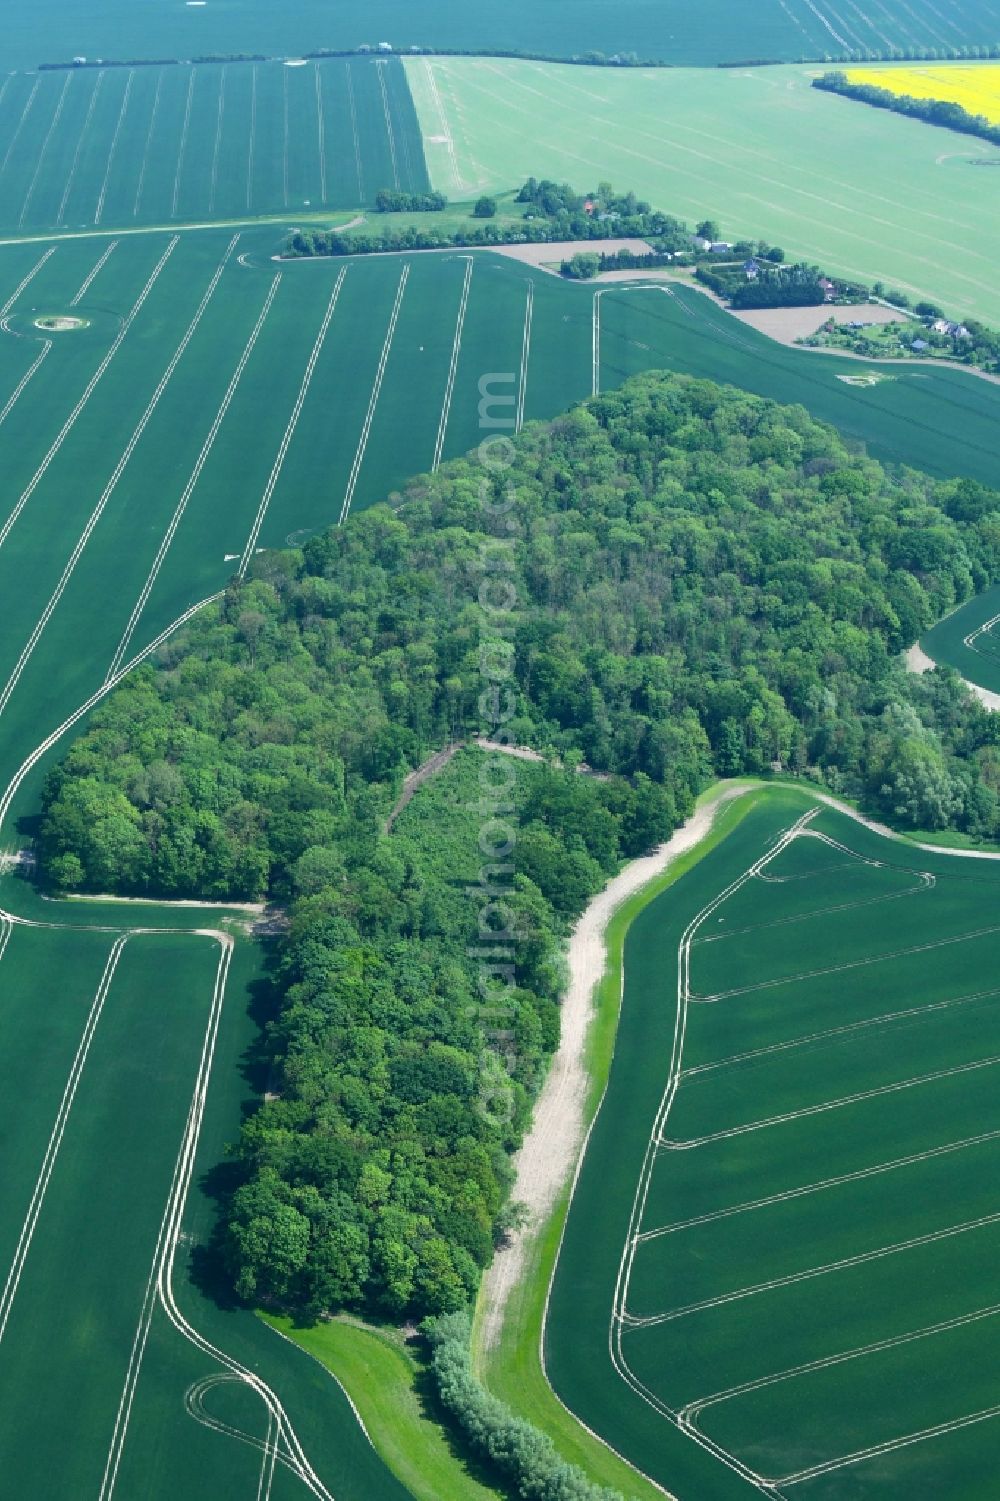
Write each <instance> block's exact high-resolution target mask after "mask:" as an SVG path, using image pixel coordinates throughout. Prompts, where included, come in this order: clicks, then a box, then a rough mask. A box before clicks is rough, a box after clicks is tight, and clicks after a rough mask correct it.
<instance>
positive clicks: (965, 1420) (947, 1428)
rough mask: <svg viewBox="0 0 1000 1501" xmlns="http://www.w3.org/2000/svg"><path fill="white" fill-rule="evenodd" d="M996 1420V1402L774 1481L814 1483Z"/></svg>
mask: <svg viewBox="0 0 1000 1501" xmlns="http://www.w3.org/2000/svg"><path fill="white" fill-rule="evenodd" d="M996 1417H1000V1403H997V1405H996V1406H995V1407H984V1408H981V1409H980V1411H979V1412H972V1413H969V1414H967V1416H965V1417H961V1418H952V1419H951V1420H950V1421H949V1422H946V1423H935V1424H934V1426H933V1427H932V1428H919V1429H917V1430H916V1431H915V1432H913V1433H904V1434H903V1435H902V1436H901V1437H899V1438H892V1439H886V1441H885V1443H882V1444H872V1445H870V1447H869V1448H867V1449H856V1450H855V1451H854V1452H853V1453H852V1454H845V1455H843V1456H841V1458H839V1459H828V1460H827V1461H826V1462H825V1464H819V1465H813V1467H812V1469H810V1470H799V1471H797V1472H796V1473H795V1474H794V1475H787V1476H785V1477H784V1478H783V1479H781V1480H779V1481H777V1482H776V1484H778V1485H799V1484H800V1483H801V1482H802V1481H803V1480H814V1479H815V1478H816V1477H817V1476H818V1475H829V1474H831V1473H832V1472H833V1471H834V1470H843V1469H846V1468H847V1466H848V1465H856V1464H862V1463H863V1462H864V1461H865V1460H868V1459H878V1458H879V1457H880V1456H881V1455H883V1454H892V1453H894V1452H895V1451H896V1450H897V1449H906V1448H909V1446H910V1445H911V1444H921V1443H924V1442H925V1441H926V1440H927V1439H929V1438H942V1437H943V1436H944V1435H945V1434H948V1433H957V1432H958V1431H959V1429H962V1428H972V1427H975V1425H976V1424H977V1423H985V1422H987V1421H988V1420H989V1419H990V1418H996Z"/></svg>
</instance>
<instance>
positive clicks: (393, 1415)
mask: <svg viewBox="0 0 1000 1501" xmlns="http://www.w3.org/2000/svg"><path fill="white" fill-rule="evenodd" d="M261 1318H262V1319H263V1320H264V1322H265V1323H266V1324H269V1325H270V1326H271V1328H272V1329H276V1330H277V1331H278V1333H279V1334H283V1335H285V1336H286V1337H287V1338H288V1339H290V1340H292V1341H293V1342H294V1343H295V1344H297V1345H299V1346H300V1347H301V1349H303V1350H305V1351H306V1352H307V1353H308V1354H309V1355H312V1356H313V1357H314V1359H316V1360H318V1361H319V1363H320V1365H322V1366H325V1367H326V1369H327V1370H328V1371H329V1372H330V1373H331V1375H332V1376H334V1377H335V1378H336V1380H337V1381H339V1383H340V1384H341V1386H342V1387H343V1388H344V1390H345V1391H346V1392H347V1394H348V1396H349V1397H350V1399H351V1401H352V1402H353V1403H354V1406H355V1407H356V1408H357V1410H358V1413H359V1414H360V1416H361V1421H362V1422H363V1423H364V1425H365V1428H366V1429H367V1431H368V1436H369V1438H370V1439H371V1441H372V1444H373V1445H374V1447H375V1450H376V1451H377V1453H378V1454H379V1456H380V1458H381V1459H382V1460H384V1462H385V1463H386V1464H387V1465H388V1467H389V1469H390V1470H391V1471H392V1472H393V1474H394V1475H395V1476H396V1477H397V1478H398V1479H399V1480H400V1481H402V1483H403V1484H404V1485H405V1486H406V1487H407V1489H408V1490H409V1491H410V1492H411V1494H412V1495H413V1497H414V1498H415V1501H497V1498H498V1497H499V1496H500V1495H501V1494H502V1492H500V1491H498V1490H494V1489H493V1487H492V1486H490V1485H488V1484H486V1483H484V1481H483V1480H482V1479H481V1478H480V1477H479V1475H478V1474H477V1473H475V1468H476V1466H475V1461H474V1460H470V1461H467V1460H466V1459H465V1458H464V1456H463V1454H462V1451H461V1446H460V1443H459V1441H458V1439H456V1440H455V1441H454V1442H452V1441H451V1440H450V1438H449V1435H448V1433H447V1432H446V1431H445V1429H444V1428H443V1427H442V1426H441V1425H440V1422H439V1419H438V1415H437V1412H436V1408H435V1405H434V1398H433V1396H432V1394H431V1393H432V1387H431V1381H430V1377H429V1374H428V1373H427V1371H426V1369H425V1367H424V1366H423V1365H422V1363H421V1362H420V1361H419V1360H418V1359H417V1358H416V1357H415V1356H414V1354H413V1352H412V1351H411V1350H410V1349H409V1348H408V1346H407V1344H406V1342H405V1336H404V1335H403V1333H402V1331H400V1330H383V1329H376V1328H374V1327H373V1326H372V1325H369V1324H364V1323H361V1322H360V1321H357V1320H353V1319H346V1318H338V1319H330V1320H328V1321H326V1322H325V1323H321V1324H317V1325H315V1326H314V1327H313V1328H311V1329H305V1328H301V1327H298V1326H296V1325H295V1324H293V1322H292V1321H291V1319H288V1318H278V1317H275V1316H273V1315H271V1314H261Z"/></svg>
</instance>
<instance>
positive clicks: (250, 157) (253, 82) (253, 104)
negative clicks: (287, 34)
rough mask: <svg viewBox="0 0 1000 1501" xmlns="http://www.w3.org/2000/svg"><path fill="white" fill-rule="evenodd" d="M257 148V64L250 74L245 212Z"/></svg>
mask: <svg viewBox="0 0 1000 1501" xmlns="http://www.w3.org/2000/svg"><path fill="white" fill-rule="evenodd" d="M256 150H257V64H256V63H254V65H253V71H252V73H251V76H250V140H249V142H248V144H247V213H249V212H250V204H251V202H252V201H253V169H254V154H255V152H256Z"/></svg>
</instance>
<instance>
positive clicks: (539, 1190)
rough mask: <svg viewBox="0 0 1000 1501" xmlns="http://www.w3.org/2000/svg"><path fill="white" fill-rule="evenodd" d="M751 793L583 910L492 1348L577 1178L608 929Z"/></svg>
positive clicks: (505, 1261) (485, 1308)
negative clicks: (540, 1235)
mask: <svg viewBox="0 0 1000 1501" xmlns="http://www.w3.org/2000/svg"><path fill="white" fill-rule="evenodd" d="M747 790H748V788H747V784H746V783H741V784H736V785H735V786H733V785H730V786H726V787H722V788H720V789H719V790H718V792H716V793H715V794H714V795H713V796H712V797H711V798H710V799H708V800H707V801H706V802H704V803H703V804H702V805H701V807H700V808H698V809H697V811H696V812H695V813H694V814H693V815H692V817H691V818H689V819H688V821H687V823H685V824H682V825H681V827H680V828H679V829H677V830H675V832H674V834H673V835H672V837H671V838H670V839H669V840H668V841H667V842H666V844H661V845H660V847H659V849H657V850H656V851H655V852H654V853H653V854H651V855H645V856H643V857H642V858H641V859H639V860H633V861H632V862H631V863H630V864H629V865H626V867H625V869H624V870H623V871H621V872H620V873H619V874H618V875H617V876H615V877H614V879H613V880H612V881H609V883H608V885H607V886H605V888H604V890H603V891H602V892H600V893H599V894H598V895H597V896H595V897H594V898H593V900H592V901H591V902H590V903H589V904H588V906H587V908H586V910H585V911H584V913H583V915H582V917H581V918H580V920H579V921H578V923H577V924H576V927H575V928H574V929H573V933H572V935H571V937H570V941H569V950H568V954H567V960H568V964H569V984H568V986H567V988H566V995H565V998H564V1000H563V1003H562V1009H561V1026H560V1037H559V1047H558V1048H557V1050H556V1053H555V1056H554V1057H553V1059H552V1063H551V1066H550V1068H549V1072H548V1075H547V1077H546V1080H545V1083H544V1085H543V1087H542V1091H541V1094H540V1095H539V1097H538V1101H537V1103H536V1105H535V1111H534V1117H533V1121H532V1125H531V1129H530V1131H529V1132H528V1134H527V1136H526V1137H525V1138H524V1142H523V1143H522V1145H521V1148H520V1150H519V1151H518V1152H517V1154H516V1156H515V1157H514V1169H515V1173H516V1178H515V1183H514V1188H513V1190H512V1193H511V1197H512V1199H514V1200H516V1201H519V1202H520V1203H522V1204H525V1205H526V1206H527V1208H528V1215H529V1218H528V1221H527V1224H526V1225H525V1228H524V1229H523V1230H521V1231H519V1232H518V1233H517V1234H516V1235H515V1236H513V1237H512V1238H511V1241H510V1243H509V1245H507V1246H505V1247H503V1248H502V1249H501V1250H499V1251H498V1252H497V1254H496V1256H495V1257H494V1259H493V1264H492V1266H490V1267H489V1269H488V1270H487V1272H486V1273H485V1275H484V1277H483V1283H482V1291H481V1293H480V1299H481V1304H480V1306H481V1310H482V1313H481V1326H480V1328H481V1337H482V1340H483V1343H484V1346H485V1347H486V1348H489V1347H490V1346H492V1345H494V1344H496V1342H497V1340H498V1338H499V1336H500V1331H501V1329H502V1327H503V1318H504V1310H505V1308H506V1305H507V1301H508V1299H509V1297H510V1295H511V1292H512V1290H513V1289H514V1287H515V1286H516V1285H517V1283H518V1282H519V1281H520V1279H521V1277H522V1275H523V1272H524V1267H525V1262H526V1260H527V1255H528V1251H529V1248H530V1246H531V1242H532V1240H533V1239H534V1236H535V1234H536V1232H537V1231H538V1229H539V1228H540V1226H541V1225H542V1224H543V1223H544V1222H545V1220H546V1219H547V1217H548V1215H549V1213H550V1212H551V1210H552V1208H553V1206H554V1205H555V1202H556V1200H557V1198H558V1197H559V1194H560V1193H561V1192H562V1190H563V1189H564V1188H565V1187H566V1185H567V1184H568V1183H569V1181H570V1179H571V1178H572V1176H573V1173H574V1172H575V1171H576V1167H577V1162H578V1161H579V1158H580V1152H581V1148H582V1146H583V1144H584V1137H585V1134H586V1125H587V1123H586V1119H585V1115H584V1111H585V1106H586V1101H587V1090H588V1085H589V1082H590V1081H589V1077H588V1074H587V1069H586V1064H585V1048H586V1041H587V1033H588V1031H589V1028H590V1023H591V1021H592V1020H593V1016H594V1005H593V997H594V991H595V989H596V987H597V985H598V983H599V981H600V980H601V977H602V976H603V974H604V969H605V965H606V963H607V947H606V944H605V936H604V934H605V929H606V927H607V925H608V922H609V920H610V918H611V916H612V914H613V913H614V912H615V910H616V909H617V908H618V907H620V906H621V904H622V903H623V902H624V901H625V900H626V899H627V898H628V897H630V896H632V895H633V893H634V892H636V891H638V890H639V889H640V887H642V886H645V885H646V883H647V882H648V881H651V880H652V879H653V878H654V876H658V875H660V873H661V872H662V871H665V870H666V869H667V868H668V867H669V866H670V865H671V864H672V863H673V862H674V861H675V860H676V859H677V858H678V856H679V855H682V854H683V853H684V852H685V851H687V850H690V849H692V848H693V847H694V846H695V845H696V844H698V843H699V841H700V840H702V839H704V837H705V835H706V834H707V833H708V832H709V830H710V829H711V827H712V824H713V822H714V820H715V817H716V814H717V813H718V812H719V809H720V808H721V807H722V806H723V805H724V804H725V803H728V802H731V801H732V799H733V798H735V797H741V796H742V795H743V794H744V793H745V792H746V791H747Z"/></svg>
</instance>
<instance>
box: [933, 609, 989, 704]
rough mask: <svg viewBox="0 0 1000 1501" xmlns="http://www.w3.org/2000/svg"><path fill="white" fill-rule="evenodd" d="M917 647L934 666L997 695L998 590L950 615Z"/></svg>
mask: <svg viewBox="0 0 1000 1501" xmlns="http://www.w3.org/2000/svg"><path fill="white" fill-rule="evenodd" d="M920 644H921V646H922V647H923V648H924V650H925V651H926V652H927V654H928V656H930V657H933V659H934V661H935V662H940V663H942V664H943V665H945V666H948V667H954V668H956V670H957V671H958V672H960V673H961V674H962V676H963V677H964V678H967V679H968V680H969V682H970V683H978V684H979V686H980V687H981V688H987V689H989V691H990V692H991V693H1000V587H998V588H994V589H987V590H986V592H985V593H983V594H978V595H977V596H976V598H975V599H970V600H969V603H968V604H966V605H963V606H962V607H961V609H958V610H955V611H953V612H952V614H951V615H949V616H947V618H946V619H944V620H942V621H941V622H940V624H939V625H936V626H935V627H934V629H933V630H932V631H928V633H927V635H926V636H925V637H924V639H923V641H922V642H921V643H920Z"/></svg>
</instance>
